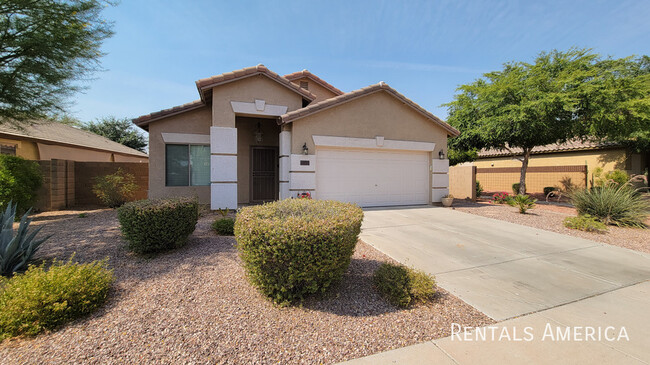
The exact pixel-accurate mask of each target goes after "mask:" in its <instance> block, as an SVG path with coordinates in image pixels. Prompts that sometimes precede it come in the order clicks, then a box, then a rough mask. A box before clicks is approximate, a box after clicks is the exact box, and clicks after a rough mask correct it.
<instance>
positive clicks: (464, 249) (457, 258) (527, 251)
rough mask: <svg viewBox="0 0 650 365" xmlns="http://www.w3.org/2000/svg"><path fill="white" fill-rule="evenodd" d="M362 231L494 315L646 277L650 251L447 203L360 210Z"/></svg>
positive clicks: (567, 300)
mask: <svg viewBox="0 0 650 365" xmlns="http://www.w3.org/2000/svg"><path fill="white" fill-rule="evenodd" d="M361 239H362V240H363V241H365V242H366V243H368V244H370V245H372V246H374V247H375V248H377V249H379V250H380V251H382V252H384V253H385V254H387V255H389V256H391V257H392V258H394V259H396V260H397V261H400V262H402V263H404V264H406V265H408V266H413V267H415V268H418V269H421V270H424V271H426V272H429V273H431V274H434V275H435V276H436V280H437V282H438V284H439V285H440V286H441V287H443V288H445V289H446V290H448V291H450V292H451V293H453V294H454V295H456V296H457V297H459V298H461V299H463V300H464V301H465V302H467V303H468V304H470V305H472V306H474V307H475V308H477V309H478V310H480V311H481V312H483V313H485V314H486V315H488V316H490V317H491V318H493V319H495V320H497V321H502V320H506V319H509V318H513V317H517V316H521V315H523V314H527V313H532V312H537V311H540V310H544V309H549V308H553V307H555V306H558V305H562V304H566V303H570V302H574V301H577V300H581V299H584V298H588V297H591V296H594V295H598V294H602V293H606V292H609V291H612V290H616V289H619V288H623V287H626V286H630V285H633V284H637V283H640V282H643V281H645V280H648V279H650V255H648V254H645V253H641V252H637V251H632V250H628V249H624V248H619V247H616V246H611V245H606V244H601V243H598V242H594V241H589V240H585V239H581V238H577V237H572V236H566V235H562V234H559V233H554V232H550V231H544V230H540V229H535V228H531V227H527V226H522V225H518V224H513V223H508V222H504V221H499V220H495V219H490V218H485V217H481V216H477V215H473V214H468V213H462V212H458V211H455V210H451V209H446V208H438V207H420V208H409V209H369V210H366V211H365V219H364V223H363V229H362V232H361ZM649 239H650V233H649Z"/></svg>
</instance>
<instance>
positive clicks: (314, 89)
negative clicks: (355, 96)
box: [292, 77, 337, 103]
mask: <svg viewBox="0 0 650 365" xmlns="http://www.w3.org/2000/svg"><path fill="white" fill-rule="evenodd" d="M301 81H303V82H307V83H308V90H309V91H310V92H311V93H312V94H314V95H316V99H314V101H312V103H318V102H320V101H323V100H327V99H329V98H333V97H335V96H337V95H336V94H334V93H333V92H331V91H330V90H329V89H326V88H324V87H322V86H320V84H318V83H317V82H315V81H313V80H311V79H309V78H308V77H303V78H301V79H297V80H294V81H292V82H293V83H294V84H296V85H298V86H300V82H301Z"/></svg>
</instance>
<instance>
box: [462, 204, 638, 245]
mask: <svg viewBox="0 0 650 365" xmlns="http://www.w3.org/2000/svg"><path fill="white" fill-rule="evenodd" d="M450 209H455V210H458V211H461V212H466V213H471V214H476V215H480V216H483V217H488V218H494V219H499V220H503V221H507V222H512V223H517V224H522V225H525V226H530V227H535V228H540V229H545V230H547V231H553V232H558V233H562V234H566V235H570V236H576V237H581V238H585V239H589V240H593V241H597V242H602V243H608V244H610V245H615V246H620V247H625V248H629V249H632V250H637V251H642V252H648V253H650V229H639V228H619V227H616V226H608V230H609V231H608V232H607V233H604V234H601V233H591V232H584V231H579V230H575V229H569V228H566V227H564V224H563V221H564V218H566V217H569V216H575V215H577V213H576V210H575V209H574V208H572V207H568V206H563V205H554V204H544V203H542V204H537V206H536V207H535V208H534V209H532V210H529V211H528V213H527V214H519V212H518V211H517V208H514V207H511V206H509V205H507V204H492V203H489V202H485V201H479V202H471V201H466V200H454V205H453V207H452V208H450ZM648 223H650V222H648Z"/></svg>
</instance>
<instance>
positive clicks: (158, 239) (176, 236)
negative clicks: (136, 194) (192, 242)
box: [117, 198, 199, 253]
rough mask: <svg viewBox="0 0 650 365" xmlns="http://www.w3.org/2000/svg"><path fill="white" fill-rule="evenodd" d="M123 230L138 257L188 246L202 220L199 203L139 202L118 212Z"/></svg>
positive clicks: (129, 204)
mask: <svg viewBox="0 0 650 365" xmlns="http://www.w3.org/2000/svg"><path fill="white" fill-rule="evenodd" d="M117 212H118V213H117V217H118V219H119V221H120V228H121V230H122V234H123V235H124V238H125V239H126V240H127V241H128V243H129V246H128V247H129V249H130V250H131V251H134V252H136V253H152V252H159V251H164V250H168V249H172V248H175V247H180V246H182V245H184V244H185V242H186V241H187V237H188V236H189V235H190V234H192V232H194V228H196V223H197V221H198V219H199V204H198V202H197V200H196V199H191V198H176V199H160V200H139V201H135V202H130V203H126V204H124V205H122V206H121V207H120V208H119V209H118V211H117Z"/></svg>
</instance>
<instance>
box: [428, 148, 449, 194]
mask: <svg viewBox="0 0 650 365" xmlns="http://www.w3.org/2000/svg"><path fill="white" fill-rule="evenodd" d="M447 194H449V160H447V159H445V160H440V159H436V158H433V159H432V160H431V202H432V203H440V202H441V201H442V197H443V196H445V195H447Z"/></svg>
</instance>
